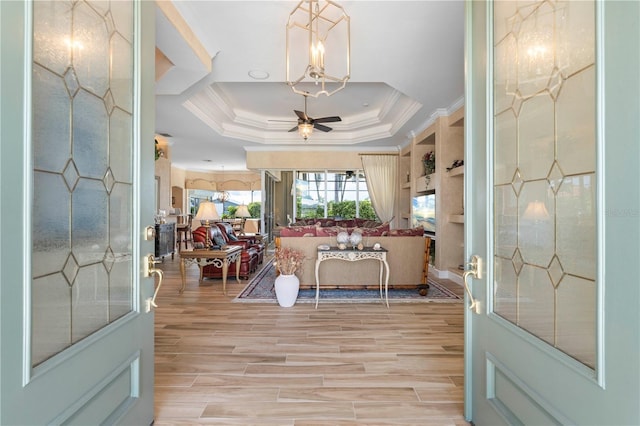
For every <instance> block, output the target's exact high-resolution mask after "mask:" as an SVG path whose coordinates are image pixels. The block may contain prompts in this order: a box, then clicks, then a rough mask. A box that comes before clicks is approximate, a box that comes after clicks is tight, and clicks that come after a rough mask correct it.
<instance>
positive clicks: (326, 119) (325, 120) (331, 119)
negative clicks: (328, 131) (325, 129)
mask: <svg viewBox="0 0 640 426" xmlns="http://www.w3.org/2000/svg"><path fill="white" fill-rule="evenodd" d="M336 121H342V119H341V118H340V117H338V116H333V117H322V118H316V119H315V120H314V122H316V123H333V122H336Z"/></svg>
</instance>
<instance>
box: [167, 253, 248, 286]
mask: <svg viewBox="0 0 640 426" xmlns="http://www.w3.org/2000/svg"><path fill="white" fill-rule="evenodd" d="M241 252H242V247H240V246H226V247H223V248H222V249H219V250H205V249H194V250H182V251H181V252H180V275H181V276H182V287H180V293H182V292H183V291H184V288H185V286H186V283H187V277H186V273H185V270H186V267H187V266H189V265H198V267H199V268H200V280H199V281H198V283H199V284H202V274H203V268H204V267H205V266H207V265H214V266H216V267H218V268H222V293H224V295H225V296H226V294H227V272H228V271H229V265H230V264H231V263H233V262H235V263H236V280H237V281H238V283H239V282H240V260H241V256H240V255H241Z"/></svg>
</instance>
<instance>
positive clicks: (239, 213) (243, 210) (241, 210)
mask: <svg viewBox="0 0 640 426" xmlns="http://www.w3.org/2000/svg"><path fill="white" fill-rule="evenodd" d="M236 217H240V218H242V233H243V234H244V224H245V222H246V220H247V218H248V217H251V213H249V209H248V208H247V206H246V205H244V204H241V205H239V206H238V209H237V210H236Z"/></svg>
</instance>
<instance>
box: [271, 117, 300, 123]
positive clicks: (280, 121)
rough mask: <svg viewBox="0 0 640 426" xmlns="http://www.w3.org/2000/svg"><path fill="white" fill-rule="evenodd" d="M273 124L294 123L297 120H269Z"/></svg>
mask: <svg viewBox="0 0 640 426" xmlns="http://www.w3.org/2000/svg"><path fill="white" fill-rule="evenodd" d="M267 121H270V122H273V123H293V122H294V121H296V120H295V118H292V119H291V120H267Z"/></svg>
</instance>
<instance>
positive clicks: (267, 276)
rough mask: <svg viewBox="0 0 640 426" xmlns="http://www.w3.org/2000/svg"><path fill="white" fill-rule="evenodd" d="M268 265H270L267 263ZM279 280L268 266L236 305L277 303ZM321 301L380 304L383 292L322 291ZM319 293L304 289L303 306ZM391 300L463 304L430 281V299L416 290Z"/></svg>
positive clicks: (404, 290)
mask: <svg viewBox="0 0 640 426" xmlns="http://www.w3.org/2000/svg"><path fill="white" fill-rule="evenodd" d="M265 263H266V262H265ZM275 279H276V270H275V267H274V266H273V263H271V262H269V263H266V264H265V266H264V267H263V268H262V270H260V271H259V272H258V273H257V274H256V276H255V277H254V278H253V279H252V280H251V281H250V282H249V284H247V286H246V287H245V288H244V289H243V290H242V291H241V292H240V293H239V294H238V296H236V298H235V299H234V300H233V301H234V302H262V303H264V302H270V301H273V303H277V302H276V294H275V292H274V289H273V283H274V281H275ZM320 299H321V300H323V301H326V302H335V303H352V302H360V303H361V302H379V301H380V291H379V290H378V289H377V288H376V289H346V288H343V289H326V290H323V289H320ZM315 300H316V290H315V289H301V290H300V292H299V293H298V300H297V302H299V303H311V302H314V303H315ZM389 300H390V301H394V302H436V303H437V302H449V303H451V302H461V301H462V299H461V298H460V297H458V296H456V295H455V294H454V293H453V292H452V291H451V290H449V289H447V288H446V287H444V286H442V285H440V284H438V283H436V282H434V281H431V280H429V289H428V290H427V295H426V296H421V295H420V294H419V292H418V290H417V289H416V288H413V289H411V288H409V289H407V288H399V289H394V288H390V289H389Z"/></svg>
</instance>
